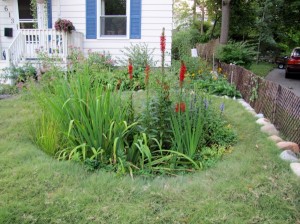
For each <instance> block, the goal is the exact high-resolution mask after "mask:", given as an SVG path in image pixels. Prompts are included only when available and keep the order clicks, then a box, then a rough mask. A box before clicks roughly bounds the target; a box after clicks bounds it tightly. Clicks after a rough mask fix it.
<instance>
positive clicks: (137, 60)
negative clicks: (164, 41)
mask: <svg viewBox="0 0 300 224" xmlns="http://www.w3.org/2000/svg"><path fill="white" fill-rule="evenodd" d="M121 52H122V54H124V56H125V57H124V58H119V60H118V62H119V64H120V65H122V66H127V65H128V59H129V58H130V59H131V60H132V65H133V66H134V67H135V68H143V69H144V68H145V67H146V65H147V64H148V65H149V66H151V67H154V66H155V65H156V63H157V61H155V60H154V58H153V52H154V49H150V48H149V47H148V45H147V44H146V43H139V44H131V45H130V47H125V48H124V50H121Z"/></svg>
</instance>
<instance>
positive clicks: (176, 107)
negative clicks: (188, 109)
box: [175, 102, 185, 113]
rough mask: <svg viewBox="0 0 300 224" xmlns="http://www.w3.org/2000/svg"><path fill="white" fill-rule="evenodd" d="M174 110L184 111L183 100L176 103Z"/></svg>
mask: <svg viewBox="0 0 300 224" xmlns="http://www.w3.org/2000/svg"><path fill="white" fill-rule="evenodd" d="M175 112H176V113H178V112H185V102H180V103H176V106H175Z"/></svg>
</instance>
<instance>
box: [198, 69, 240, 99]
mask: <svg viewBox="0 0 300 224" xmlns="http://www.w3.org/2000/svg"><path fill="white" fill-rule="evenodd" d="M195 86H196V87H197V88H199V89H201V90H203V91H205V92H207V93H209V94H214V95H218V96H229V97H238V98H240V97H242V95H241V93H240V92H239V91H238V90H237V89H236V87H235V86H234V85H232V84H230V83H228V81H227V78H226V77H224V76H223V75H221V74H219V75H217V74H209V75H202V78H201V79H199V80H197V81H196V83H195Z"/></svg>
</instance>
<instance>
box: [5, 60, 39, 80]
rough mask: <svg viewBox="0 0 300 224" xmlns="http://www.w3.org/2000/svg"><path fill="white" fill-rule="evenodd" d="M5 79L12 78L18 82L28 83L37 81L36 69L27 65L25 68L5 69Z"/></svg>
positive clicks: (12, 67)
mask: <svg viewBox="0 0 300 224" xmlns="http://www.w3.org/2000/svg"><path fill="white" fill-rule="evenodd" d="M4 77H5V78H11V79H13V80H15V82H16V83H18V82H27V81H28V80H30V79H34V80H36V79H37V73H36V68H35V67H33V65H32V64H30V63H26V64H25V65H23V66H10V67H8V68H6V69H4Z"/></svg>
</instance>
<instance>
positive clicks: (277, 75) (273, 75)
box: [266, 69, 300, 97]
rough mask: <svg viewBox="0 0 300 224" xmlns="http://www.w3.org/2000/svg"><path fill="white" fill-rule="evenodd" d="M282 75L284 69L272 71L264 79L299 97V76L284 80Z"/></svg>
mask: <svg viewBox="0 0 300 224" xmlns="http://www.w3.org/2000/svg"><path fill="white" fill-rule="evenodd" d="M284 74H285V70H284V69H274V70H272V71H271V72H270V73H269V74H268V75H267V77H266V79H267V80H270V81H272V82H275V83H278V84H280V85H281V86H283V87H286V88H288V89H290V90H291V91H293V92H294V93H295V94H296V95H297V96H299V97H300V74H299V75H294V77H292V78H290V79H286V78H285V77H284Z"/></svg>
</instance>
